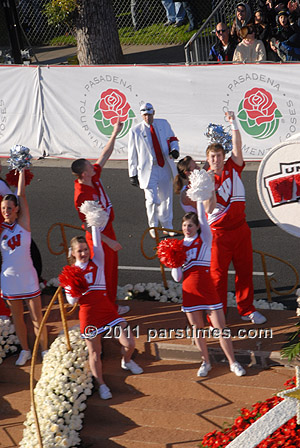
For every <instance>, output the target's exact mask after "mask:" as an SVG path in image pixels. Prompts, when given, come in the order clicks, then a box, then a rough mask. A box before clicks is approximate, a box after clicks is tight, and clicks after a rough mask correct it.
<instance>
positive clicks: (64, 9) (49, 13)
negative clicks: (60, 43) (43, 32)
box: [43, 0, 78, 26]
mask: <svg viewBox="0 0 300 448" xmlns="http://www.w3.org/2000/svg"><path fill="white" fill-rule="evenodd" d="M77 7H78V1H77V0H50V1H49V3H47V4H46V5H45V8H44V10H43V13H44V14H45V15H46V17H47V19H48V23H49V25H54V26H57V25H59V24H68V25H72V22H73V19H74V15H75V13H76V11H77Z"/></svg>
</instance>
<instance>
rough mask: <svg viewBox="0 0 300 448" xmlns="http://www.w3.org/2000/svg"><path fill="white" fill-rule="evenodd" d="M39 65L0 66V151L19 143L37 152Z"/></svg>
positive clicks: (39, 99) (39, 135)
mask: <svg viewBox="0 0 300 448" xmlns="http://www.w3.org/2000/svg"><path fill="white" fill-rule="evenodd" d="M39 70H40V69H39V68H38V67H27V66H25V65H24V66H21V67H20V66H9V65H4V66H1V67H0V154H1V156H8V155H9V149H10V148H11V147H12V146H13V145H15V144H20V145H24V146H27V147H28V148H30V149H31V154H32V155H33V156H35V157H39V156H41V154H42V153H41V148H40V147H41V138H42V135H41V133H42V129H43V126H42V111H41V96H40V81H39Z"/></svg>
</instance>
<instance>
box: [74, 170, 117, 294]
mask: <svg viewBox="0 0 300 448" xmlns="http://www.w3.org/2000/svg"><path fill="white" fill-rule="evenodd" d="M94 170H95V174H94V176H93V177H92V183H93V187H90V186H89V185H84V184H81V183H79V182H78V179H76V180H75V184H74V187H75V190H74V205H75V208H76V210H77V211H78V215H79V218H80V219H81V221H82V222H83V223H84V222H85V216H84V215H83V214H82V213H80V210H79V208H80V206H81V205H82V204H83V203H84V202H85V201H98V202H99V204H101V206H102V207H103V208H104V209H105V210H106V211H107V213H108V214H109V219H108V222H107V224H106V226H105V228H104V229H100V230H101V232H102V233H103V234H104V235H106V236H107V237H108V238H111V239H112V240H116V235H115V232H114V229H113V225H112V223H113V220H114V211H113V207H112V203H111V202H110V199H109V197H108V196H107V194H106V192H105V190H104V188H103V185H102V183H101V180H100V176H101V172H102V167H101V166H100V165H97V164H95V165H94ZM82 228H84V224H82ZM85 237H86V240H87V243H88V246H89V249H90V252H91V257H92V256H93V242H92V236H91V233H90V232H88V231H86V233H85ZM102 246H103V250H104V255H105V268H104V270H105V279H106V292H107V295H108V297H109V300H111V302H112V303H115V301H116V296H117V287H118V252H116V251H114V250H112V249H111V248H110V247H109V246H108V245H107V244H105V243H102Z"/></svg>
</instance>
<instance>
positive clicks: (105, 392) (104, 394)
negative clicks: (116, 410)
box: [99, 384, 112, 400]
mask: <svg viewBox="0 0 300 448" xmlns="http://www.w3.org/2000/svg"><path fill="white" fill-rule="evenodd" d="M99 395H100V398H102V400H109V399H110V398H112V394H111V391H110V389H109V387H107V386H106V384H101V385H100V387H99Z"/></svg>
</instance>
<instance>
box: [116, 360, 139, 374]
mask: <svg viewBox="0 0 300 448" xmlns="http://www.w3.org/2000/svg"><path fill="white" fill-rule="evenodd" d="M121 367H122V369H124V370H130V371H131V373H133V374H134V375H140V373H143V369H142V368H141V367H140V366H139V365H137V363H136V362H134V361H133V360H132V359H131V360H130V361H128V362H125V360H124V358H122V361H121Z"/></svg>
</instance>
